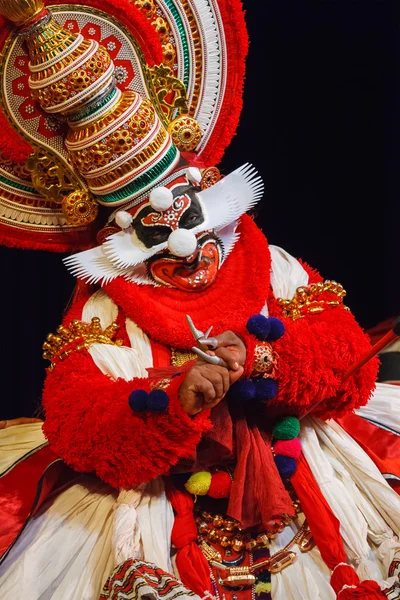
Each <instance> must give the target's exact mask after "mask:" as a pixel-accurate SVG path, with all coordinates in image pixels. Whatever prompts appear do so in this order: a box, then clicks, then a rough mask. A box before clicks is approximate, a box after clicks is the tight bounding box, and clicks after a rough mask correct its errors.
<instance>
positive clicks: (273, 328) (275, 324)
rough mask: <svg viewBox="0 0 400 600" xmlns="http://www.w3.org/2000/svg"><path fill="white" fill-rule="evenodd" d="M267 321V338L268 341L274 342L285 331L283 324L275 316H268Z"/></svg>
mask: <svg viewBox="0 0 400 600" xmlns="http://www.w3.org/2000/svg"><path fill="white" fill-rule="evenodd" d="M268 322H269V326H270V331H269V335H268V338H267V339H268V341H269V342H274V341H275V340H279V338H280V337H282V336H283V334H284V333H285V325H284V324H283V322H282V321H281V320H280V319H277V318H276V317H268Z"/></svg>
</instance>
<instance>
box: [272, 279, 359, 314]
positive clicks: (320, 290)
mask: <svg viewBox="0 0 400 600" xmlns="http://www.w3.org/2000/svg"><path fill="white" fill-rule="evenodd" d="M322 294H326V295H325V296H324V297H323V298H321V295H322ZM345 295H346V291H345V290H344V289H343V286H342V285H341V284H340V283H337V282H336V281H330V280H328V279H327V280H326V281H324V282H319V283H313V284H311V285H308V286H302V287H298V288H297V290H296V294H295V296H294V298H293V299H292V300H287V299H285V298H278V302H279V304H280V306H281V308H282V310H283V314H284V316H285V317H289V318H291V319H293V320H296V319H299V318H301V317H304V316H306V314H308V313H309V314H316V313H320V312H322V311H323V310H325V308H328V307H330V306H331V307H335V306H340V305H342V306H343V308H344V309H345V310H350V309H349V308H348V307H347V306H344V305H343V298H344V296H345Z"/></svg>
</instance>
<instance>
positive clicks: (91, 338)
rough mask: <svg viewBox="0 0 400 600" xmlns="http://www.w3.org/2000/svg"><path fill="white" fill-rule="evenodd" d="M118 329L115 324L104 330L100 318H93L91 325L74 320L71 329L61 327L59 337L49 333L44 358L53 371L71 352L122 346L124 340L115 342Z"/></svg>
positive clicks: (44, 346)
mask: <svg viewBox="0 0 400 600" xmlns="http://www.w3.org/2000/svg"><path fill="white" fill-rule="evenodd" d="M117 329H118V325H117V323H115V322H114V323H111V325H109V326H108V327H106V328H105V329H104V330H103V329H102V327H101V323H100V319H99V318H98V317H93V318H92V320H91V322H90V323H83V322H82V321H78V320H74V321H72V323H71V324H70V326H69V327H64V326H63V325H60V327H58V329H57V335H54V334H53V333H49V335H48V336H47V338H46V341H45V342H44V344H43V350H44V352H43V358H44V359H46V360H50V361H51V364H50V367H49V369H50V371H52V370H53V369H54V367H55V365H56V364H57V363H58V362H59V361H62V360H65V359H66V358H67V356H69V355H70V354H71V352H79V351H81V350H85V349H86V350H87V349H88V348H90V346H91V345H92V344H111V345H113V346H122V340H116V341H113V338H114V337H115V335H116V333H117Z"/></svg>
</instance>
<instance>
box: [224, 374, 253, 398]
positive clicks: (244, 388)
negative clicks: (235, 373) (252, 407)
mask: <svg viewBox="0 0 400 600" xmlns="http://www.w3.org/2000/svg"><path fill="white" fill-rule="evenodd" d="M229 395H230V396H231V397H234V398H235V399H237V400H243V401H244V402H247V401H249V400H254V398H255V397H256V386H255V385H254V381H253V380H252V379H241V380H240V381H236V382H235V383H234V384H233V385H232V386H231V387H230V389H229Z"/></svg>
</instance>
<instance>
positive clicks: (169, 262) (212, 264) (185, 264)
mask: <svg viewBox="0 0 400 600" xmlns="http://www.w3.org/2000/svg"><path fill="white" fill-rule="evenodd" d="M221 258H222V249H221V244H220V242H219V240H218V239H217V238H216V237H215V236H214V235H213V234H212V233H208V232H206V233H203V234H201V235H199V236H198V247H197V250H196V251H195V252H194V254H192V256H189V257H187V258H178V257H176V256H174V255H172V254H171V253H170V252H168V251H164V252H161V253H159V254H155V255H154V256H153V257H152V258H151V259H150V260H149V262H148V270H149V274H150V275H151V277H152V278H153V279H154V280H155V281H156V282H157V283H161V284H163V285H167V286H169V287H175V288H178V289H180V290H183V291H185V292H200V291H202V290H205V289H206V288H208V287H209V286H210V285H211V284H212V283H213V282H214V281H215V279H216V277H217V274H218V269H219V267H220V264H221Z"/></svg>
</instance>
